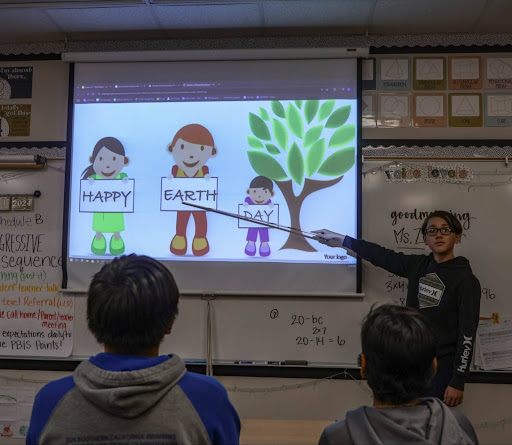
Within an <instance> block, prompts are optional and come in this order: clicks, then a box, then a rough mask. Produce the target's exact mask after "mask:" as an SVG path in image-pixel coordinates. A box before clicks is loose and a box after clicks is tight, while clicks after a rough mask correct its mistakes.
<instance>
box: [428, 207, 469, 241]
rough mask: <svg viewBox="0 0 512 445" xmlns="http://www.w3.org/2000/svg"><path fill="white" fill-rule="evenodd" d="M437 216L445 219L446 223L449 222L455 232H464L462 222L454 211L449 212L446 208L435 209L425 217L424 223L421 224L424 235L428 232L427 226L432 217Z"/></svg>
mask: <svg viewBox="0 0 512 445" xmlns="http://www.w3.org/2000/svg"><path fill="white" fill-rule="evenodd" d="M436 217H437V218H442V219H444V220H445V221H446V224H448V225H449V226H450V228H451V229H452V230H453V231H454V232H455V233H457V234H461V233H462V224H461V223H460V221H459V220H458V219H457V217H456V216H455V215H454V214H453V213H450V212H447V211H446V210H435V211H433V212H432V213H430V214H429V215H428V216H427V217H426V218H425V221H423V224H422V226H421V233H423V235H425V233H427V226H428V222H429V220H430V219H431V218H436Z"/></svg>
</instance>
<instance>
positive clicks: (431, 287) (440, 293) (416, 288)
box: [314, 210, 481, 406]
mask: <svg viewBox="0 0 512 445" xmlns="http://www.w3.org/2000/svg"><path fill="white" fill-rule="evenodd" d="M421 232H422V233H423V240H424V242H425V244H426V245H427V246H428V247H429V249H430V250H431V251H432V252H431V253H430V255H405V254H403V253H401V252H400V253H399V252H394V251H393V250H389V249H385V248H384V247H381V246H379V245H378V244H374V243H370V242H368V241H364V240H358V239H353V238H351V237H349V236H344V235H341V234H339V233H335V232H331V231H329V230H326V229H323V230H316V231H315V232H314V233H316V234H317V236H316V239H317V240H318V241H319V242H321V243H322V244H326V245H328V246H330V247H342V248H346V249H350V250H352V251H354V252H356V253H357V254H358V255H359V256H360V257H361V258H363V259H365V260H367V261H370V262H371V263H372V264H374V265H375V266H378V267H382V268H383V269H385V270H387V271H389V272H391V273H394V274H396V275H399V276H401V277H405V278H407V279H408V280H409V287H408V291H407V306H411V307H414V308H417V309H420V310H421V312H422V313H423V314H424V315H425V316H426V317H427V318H428V319H429V320H430V322H431V323H432V325H433V326H434V327H435V331H436V334H437V361H438V369H437V374H436V376H435V377H434V380H433V382H432V386H433V392H432V394H431V395H433V396H435V397H438V398H440V399H442V400H444V402H445V403H446V404H447V405H448V406H457V405H459V404H460V403H462V399H463V395H464V384H465V381H466V379H467V376H468V374H469V368H470V364H471V358H472V355H473V347H474V342H475V335H476V330H477V327H478V318H479V312H480V293H481V290H480V283H479V281H478V279H477V278H476V277H475V275H473V273H472V271H471V267H470V265H469V261H468V260H467V259H466V258H464V257H455V254H454V247H455V245H456V244H458V243H459V242H460V239H461V235H462V226H461V224H460V222H459V220H458V219H457V218H456V217H455V216H454V215H452V214H451V213H449V212H446V211H442V210H436V211H435V212H433V213H431V214H430V215H429V216H428V217H427V218H426V219H425V221H424V222H423V225H422V227H421Z"/></svg>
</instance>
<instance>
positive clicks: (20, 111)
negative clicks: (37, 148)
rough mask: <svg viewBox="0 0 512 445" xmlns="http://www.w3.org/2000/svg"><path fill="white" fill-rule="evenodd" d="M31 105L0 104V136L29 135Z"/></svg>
mask: <svg viewBox="0 0 512 445" xmlns="http://www.w3.org/2000/svg"><path fill="white" fill-rule="evenodd" d="M31 109H32V108H31V105H19V104H12V105H0V138H4V137H15V136H30V115H31Z"/></svg>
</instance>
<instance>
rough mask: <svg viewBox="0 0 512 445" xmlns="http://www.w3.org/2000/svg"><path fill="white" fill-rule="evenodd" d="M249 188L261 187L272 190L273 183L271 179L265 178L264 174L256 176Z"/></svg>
mask: <svg viewBox="0 0 512 445" xmlns="http://www.w3.org/2000/svg"><path fill="white" fill-rule="evenodd" d="M249 188H250V189H263V190H268V191H269V192H272V190H273V189H274V183H273V182H272V179H270V178H267V177H266V176H256V177H255V178H254V179H253V180H252V181H251V185H249Z"/></svg>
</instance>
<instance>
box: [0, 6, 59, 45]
mask: <svg viewBox="0 0 512 445" xmlns="http://www.w3.org/2000/svg"><path fill="white" fill-rule="evenodd" d="M61 39H64V34H63V33H62V32H61V31H60V30H59V29H58V28H57V27H56V26H55V24H54V23H53V22H52V21H51V20H50V19H49V18H48V17H47V16H46V15H45V14H44V12H43V11H42V10H40V9H0V42H29V41H38V40H61Z"/></svg>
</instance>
